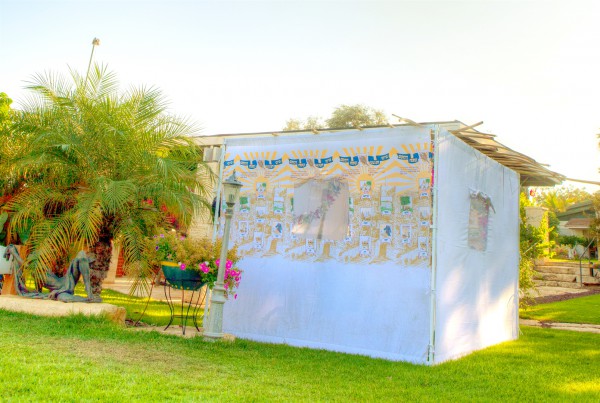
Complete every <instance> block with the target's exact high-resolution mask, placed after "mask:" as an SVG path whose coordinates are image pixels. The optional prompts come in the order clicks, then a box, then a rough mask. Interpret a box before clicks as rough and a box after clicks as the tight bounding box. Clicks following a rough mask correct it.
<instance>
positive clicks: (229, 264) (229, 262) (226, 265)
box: [225, 260, 233, 269]
mask: <svg viewBox="0 0 600 403" xmlns="http://www.w3.org/2000/svg"><path fill="white" fill-rule="evenodd" d="M231 266H233V262H232V261H231V260H228V261H227V262H226V263H225V267H226V268H228V269H231Z"/></svg>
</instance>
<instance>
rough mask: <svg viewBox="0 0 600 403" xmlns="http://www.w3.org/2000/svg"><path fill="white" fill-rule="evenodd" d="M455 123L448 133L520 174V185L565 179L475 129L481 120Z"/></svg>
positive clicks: (547, 183) (555, 183) (558, 182)
mask: <svg viewBox="0 0 600 403" xmlns="http://www.w3.org/2000/svg"><path fill="white" fill-rule="evenodd" d="M456 123H457V124H459V125H460V126H461V127H459V128H458V129H455V130H449V132H450V133H452V134H454V135H455V136H456V137H458V138H459V139H461V140H462V141H464V142H465V143H467V144H468V145H470V146H471V147H473V148H475V149H476V150H479V151H480V152H481V153H483V154H485V155H487V156H488V157H490V158H491V159H493V160H495V161H497V162H498V163H500V164H502V165H504V166H506V167H508V168H510V169H512V170H513V171H516V172H518V173H519V174H520V176H521V186H554V185H559V184H561V183H562V182H563V181H565V180H566V179H567V178H566V177H565V176H564V175H561V174H559V173H557V172H554V171H551V170H550V169H548V168H547V167H546V166H544V165H543V164H540V163H539V162H537V161H536V160H534V159H533V158H531V157H528V156H527V155H525V154H521V153H520V152H518V151H515V150H513V149H511V148H508V147H506V146H505V145H503V144H502V143H500V142H498V141H497V140H496V136H495V135H493V134H488V133H482V132H480V131H478V130H476V129H475V127H477V126H479V125H480V124H482V123H483V122H479V123H476V124H474V125H471V126H466V125H464V124H463V123H461V122H458V121H457V122H456Z"/></svg>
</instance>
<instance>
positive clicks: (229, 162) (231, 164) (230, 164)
mask: <svg viewBox="0 0 600 403" xmlns="http://www.w3.org/2000/svg"><path fill="white" fill-rule="evenodd" d="M223 165H225V166H226V167H231V166H233V160H227V161H225V162H224V163H223Z"/></svg>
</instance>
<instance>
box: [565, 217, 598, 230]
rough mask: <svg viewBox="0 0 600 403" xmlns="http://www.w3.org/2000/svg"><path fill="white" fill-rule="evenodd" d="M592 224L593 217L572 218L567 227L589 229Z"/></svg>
mask: <svg viewBox="0 0 600 403" xmlns="http://www.w3.org/2000/svg"><path fill="white" fill-rule="evenodd" d="M590 225H592V218H571V219H570V220H569V221H568V222H567V223H566V224H565V228H569V229H589V228H590Z"/></svg>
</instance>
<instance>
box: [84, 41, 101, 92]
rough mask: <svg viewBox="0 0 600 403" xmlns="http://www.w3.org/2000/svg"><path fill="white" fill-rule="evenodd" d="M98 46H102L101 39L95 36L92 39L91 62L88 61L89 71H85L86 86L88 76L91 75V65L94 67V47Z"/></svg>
mask: <svg viewBox="0 0 600 403" xmlns="http://www.w3.org/2000/svg"><path fill="white" fill-rule="evenodd" d="M96 46H100V39H98V38H94V39H93V40H92V53H91V54H90V62H89V63H88V68H87V73H85V86H87V81H88V77H89V75H90V67H92V59H93V58H94V49H95V48H96Z"/></svg>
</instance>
